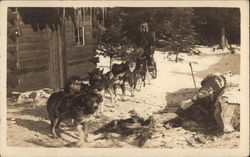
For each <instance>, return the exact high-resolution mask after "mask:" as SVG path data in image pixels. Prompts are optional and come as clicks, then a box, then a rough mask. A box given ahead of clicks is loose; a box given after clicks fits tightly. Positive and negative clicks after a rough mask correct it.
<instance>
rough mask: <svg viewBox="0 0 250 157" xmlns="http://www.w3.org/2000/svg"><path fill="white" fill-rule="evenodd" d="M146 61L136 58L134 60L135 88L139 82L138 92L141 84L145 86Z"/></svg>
mask: <svg viewBox="0 0 250 157" xmlns="http://www.w3.org/2000/svg"><path fill="white" fill-rule="evenodd" d="M146 65H147V60H146V58H137V60H136V67H135V71H134V73H135V87H134V88H136V86H137V82H138V81H140V87H139V90H140V89H141V84H142V83H143V85H144V86H145V85H146V84H145V79H146V74H147V66H146Z"/></svg>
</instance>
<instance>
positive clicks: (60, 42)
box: [58, 8, 67, 88]
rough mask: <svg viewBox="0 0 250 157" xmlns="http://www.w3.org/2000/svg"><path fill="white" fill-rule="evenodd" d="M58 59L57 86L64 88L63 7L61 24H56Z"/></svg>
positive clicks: (65, 65)
mask: <svg viewBox="0 0 250 157" xmlns="http://www.w3.org/2000/svg"><path fill="white" fill-rule="evenodd" d="M58 54H59V57H58V60H59V82H60V84H59V87H60V88H64V83H65V80H66V78H67V77H66V72H67V71H66V70H67V61H66V54H65V8H63V16H62V24H61V26H60V25H59V26H58Z"/></svg>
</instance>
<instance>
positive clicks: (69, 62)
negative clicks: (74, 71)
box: [67, 56, 94, 65]
mask: <svg viewBox="0 0 250 157" xmlns="http://www.w3.org/2000/svg"><path fill="white" fill-rule="evenodd" d="M93 58H94V56H88V57H82V58H77V59H74V60H67V65H77V64H82V63H86V62H90V60H91V59H93Z"/></svg>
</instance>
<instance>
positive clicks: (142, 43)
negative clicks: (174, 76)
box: [136, 22, 157, 78]
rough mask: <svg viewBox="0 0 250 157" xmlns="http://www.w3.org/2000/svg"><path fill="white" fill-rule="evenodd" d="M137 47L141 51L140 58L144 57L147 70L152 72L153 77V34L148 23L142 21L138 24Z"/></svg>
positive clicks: (155, 74) (154, 71)
mask: <svg viewBox="0 0 250 157" xmlns="http://www.w3.org/2000/svg"><path fill="white" fill-rule="evenodd" d="M136 45H137V48H138V50H139V51H140V49H141V50H142V51H143V52H142V54H141V58H144V57H145V59H146V61H147V62H146V63H147V67H148V71H149V72H151V73H152V74H153V77H154V78H156V77H157V70H156V63H155V61H154V50H155V46H154V45H155V43H154V34H153V32H150V31H149V27H148V23H146V22H145V23H142V24H141V25H140V35H139V38H138V40H137V44H136Z"/></svg>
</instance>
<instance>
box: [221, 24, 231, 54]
mask: <svg viewBox="0 0 250 157" xmlns="http://www.w3.org/2000/svg"><path fill="white" fill-rule="evenodd" d="M219 48H220V49H222V50H225V49H229V44H228V40H227V36H226V29H225V27H222V28H221V41H220V46H219Z"/></svg>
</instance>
